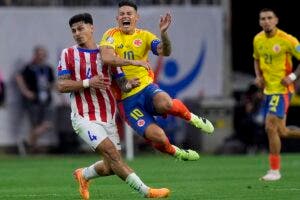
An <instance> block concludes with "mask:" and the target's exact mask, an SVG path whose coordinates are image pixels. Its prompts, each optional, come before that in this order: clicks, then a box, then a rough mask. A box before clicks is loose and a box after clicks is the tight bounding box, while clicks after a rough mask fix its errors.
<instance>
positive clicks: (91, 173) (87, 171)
mask: <svg viewBox="0 0 300 200" xmlns="http://www.w3.org/2000/svg"><path fill="white" fill-rule="evenodd" d="M100 163H103V161H102V160H100V161H97V162H96V163H94V164H92V165H91V166H89V167H86V168H84V169H83V171H82V173H83V176H84V178H85V179H86V180H90V179H93V178H97V177H99V174H97V172H96V170H95V166H96V165H98V164H100Z"/></svg>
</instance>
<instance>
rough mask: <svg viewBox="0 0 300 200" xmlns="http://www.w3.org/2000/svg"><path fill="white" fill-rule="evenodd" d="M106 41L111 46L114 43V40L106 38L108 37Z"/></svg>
mask: <svg viewBox="0 0 300 200" xmlns="http://www.w3.org/2000/svg"><path fill="white" fill-rule="evenodd" d="M106 41H107V42H109V43H110V44H112V43H114V38H113V37H110V36H108V37H107V38H106Z"/></svg>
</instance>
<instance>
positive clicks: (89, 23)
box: [69, 13, 94, 46]
mask: <svg viewBox="0 0 300 200" xmlns="http://www.w3.org/2000/svg"><path fill="white" fill-rule="evenodd" d="M69 25H70V28H71V31H72V35H73V38H74V40H75V41H76V43H77V44H78V45H79V46H84V44H85V43H86V42H88V41H90V40H91V39H92V38H93V33H94V27H93V18H92V16H91V14H89V13H81V14H77V15H74V16H73V17H71V18H70V20H69Z"/></svg>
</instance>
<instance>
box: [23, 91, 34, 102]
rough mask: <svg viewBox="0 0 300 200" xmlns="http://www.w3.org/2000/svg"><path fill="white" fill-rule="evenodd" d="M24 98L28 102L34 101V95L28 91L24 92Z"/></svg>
mask: <svg viewBox="0 0 300 200" xmlns="http://www.w3.org/2000/svg"><path fill="white" fill-rule="evenodd" d="M24 96H25V97H26V98H27V99H28V100H34V99H35V94H34V93H33V92H31V91H30V90H26V91H25V92H24Z"/></svg>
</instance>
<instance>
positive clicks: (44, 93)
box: [16, 46, 54, 151]
mask: <svg viewBox="0 0 300 200" xmlns="http://www.w3.org/2000/svg"><path fill="white" fill-rule="evenodd" d="M46 59H47V50H46V49H45V48H44V47H43V46H36V47H35V48H34V50H33V58H32V61H31V62H30V63H28V64H26V65H25V66H24V67H23V68H22V70H21V71H20V72H19V73H18V74H17V75H16V82H17V85H18V87H19V89H20V92H21V94H22V97H23V102H24V106H25V109H26V111H27V113H28V116H29V120H30V124H31V128H30V133H29V137H28V139H27V140H25V144H26V145H25V146H28V147H29V149H28V150H29V151H35V149H36V147H37V140H38V138H39V136H41V135H42V134H43V133H45V132H46V131H48V129H49V128H51V127H52V123H51V120H50V116H51V114H50V113H51V109H50V105H51V102H52V96H51V89H52V86H53V84H54V74H53V69H52V67H51V66H50V65H49V64H47V63H46Z"/></svg>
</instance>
